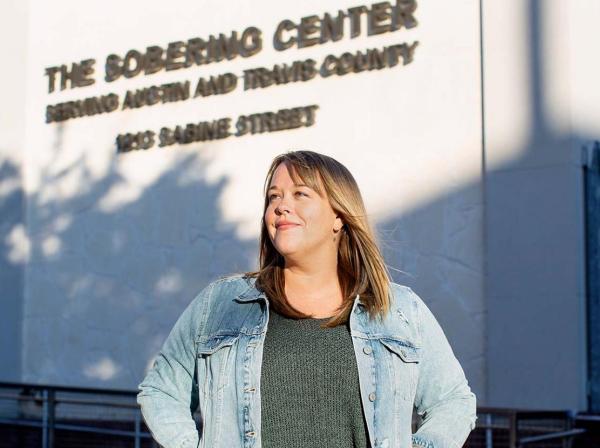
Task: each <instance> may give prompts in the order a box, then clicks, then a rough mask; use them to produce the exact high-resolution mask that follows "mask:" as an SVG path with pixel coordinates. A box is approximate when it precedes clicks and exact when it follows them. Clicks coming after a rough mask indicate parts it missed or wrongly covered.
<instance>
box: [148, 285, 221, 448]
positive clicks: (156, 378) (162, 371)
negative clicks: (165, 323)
mask: <svg viewBox="0 0 600 448" xmlns="http://www.w3.org/2000/svg"><path fill="white" fill-rule="evenodd" d="M213 286H214V284H210V285H208V286H207V287H206V288H204V290H203V291H202V292H200V294H198V296H196V298H195V299H194V300H193V301H192V302H191V303H190V304H189V305H188V307H187V308H186V309H185V311H184V312H183V313H182V314H181V316H180V317H179V319H178V320H177V322H176V323H175V326H174V327H173V329H172V330H171V332H170V334H169V336H168V337H167V340H166V341H165V343H164V345H163V347H162V349H161V350H160V352H159V354H158V355H157V357H156V359H155V361H154V365H153V366H152V368H151V369H150V371H149V372H148V374H147V375H146V377H145V378H144V380H143V381H142V382H141V384H140V385H139V386H138V388H139V390H140V392H139V393H138V395H137V402H138V404H139V405H140V406H141V409H142V415H143V417H144V420H145V421H146V424H147V425H148V428H149V429H150V432H151V433H152V436H153V437H154V439H155V440H156V441H157V442H158V443H160V444H161V445H162V446H163V447H165V448H196V447H197V446H198V442H199V435H198V431H197V429H196V423H195V422H194V419H193V417H192V413H193V407H195V406H196V405H197V400H196V399H195V398H194V397H193V396H192V395H193V389H194V387H193V386H194V371H195V364H196V352H195V345H194V343H195V337H196V331H197V328H198V322H201V321H202V318H203V316H204V313H205V311H206V307H207V302H208V299H209V297H210V294H211V292H212V289H213Z"/></svg>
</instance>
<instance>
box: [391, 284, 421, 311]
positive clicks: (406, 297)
mask: <svg viewBox="0 0 600 448" xmlns="http://www.w3.org/2000/svg"><path fill="white" fill-rule="evenodd" d="M390 289H391V292H392V294H391V298H390V299H391V303H390V305H395V306H398V307H400V308H402V309H405V308H417V307H419V305H420V304H421V303H422V302H423V301H422V299H421V298H420V297H419V296H418V295H417V294H416V293H415V292H414V291H413V290H412V288H411V287H410V286H407V285H402V284H400V283H394V282H390Z"/></svg>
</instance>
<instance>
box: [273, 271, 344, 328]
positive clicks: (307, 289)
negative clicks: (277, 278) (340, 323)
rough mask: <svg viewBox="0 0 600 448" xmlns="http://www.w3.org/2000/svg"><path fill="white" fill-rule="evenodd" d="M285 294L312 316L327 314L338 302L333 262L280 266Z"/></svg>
mask: <svg viewBox="0 0 600 448" xmlns="http://www.w3.org/2000/svg"><path fill="white" fill-rule="evenodd" d="M283 272H284V278H285V294H286V297H287V300H288V302H289V303H290V304H291V305H292V306H293V307H294V308H296V309H297V310H299V311H302V312H303V313H306V314H310V315H312V316H313V317H317V318H318V317H328V316H331V315H332V314H334V313H335V311H336V309H337V308H338V307H339V306H340V305H341V304H342V302H343V296H342V290H341V287H340V282H339V279H338V275H337V263H330V264H328V265H326V266H321V265H319V264H307V265H298V264H294V265H291V266H288V264H287V263H286V267H285V268H284V271H283Z"/></svg>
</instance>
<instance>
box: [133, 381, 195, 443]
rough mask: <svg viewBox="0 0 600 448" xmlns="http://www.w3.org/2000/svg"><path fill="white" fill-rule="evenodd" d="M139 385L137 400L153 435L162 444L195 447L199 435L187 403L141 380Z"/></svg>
mask: <svg viewBox="0 0 600 448" xmlns="http://www.w3.org/2000/svg"><path fill="white" fill-rule="evenodd" d="M140 388H141V390H142V392H140V394H139V395H138V399H137V401H138V404H139V405H140V407H141V410H142V415H143V417H144V421H145V422H146V425H147V426H148V428H149V429H150V432H151V433H152V436H153V437H154V439H155V440H156V441H157V442H158V443H160V444H161V445H162V446H163V447H164V448H197V446H198V442H199V435H198V430H197V429H196V424H195V422H194V419H193V418H192V414H191V412H190V408H189V406H187V405H185V404H183V403H179V402H177V401H176V400H174V399H173V398H171V397H169V396H168V395H166V394H164V393H163V392H161V391H157V390H154V389H151V388H144V386H143V384H142V385H141V386H140Z"/></svg>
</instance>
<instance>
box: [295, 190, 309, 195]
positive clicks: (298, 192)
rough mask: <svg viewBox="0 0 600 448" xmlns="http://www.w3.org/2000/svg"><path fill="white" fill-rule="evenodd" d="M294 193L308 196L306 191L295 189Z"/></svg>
mask: <svg viewBox="0 0 600 448" xmlns="http://www.w3.org/2000/svg"><path fill="white" fill-rule="evenodd" d="M296 194H299V195H303V196H308V195H307V194H306V193H304V192H303V191H297V192H296Z"/></svg>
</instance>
